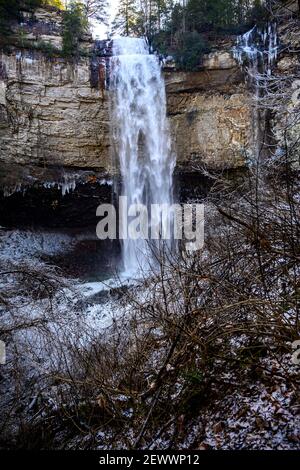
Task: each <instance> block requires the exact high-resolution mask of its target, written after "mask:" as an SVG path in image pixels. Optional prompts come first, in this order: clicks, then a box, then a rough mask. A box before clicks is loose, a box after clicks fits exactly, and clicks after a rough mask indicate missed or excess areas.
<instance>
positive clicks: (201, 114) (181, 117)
mask: <svg viewBox="0 0 300 470" xmlns="http://www.w3.org/2000/svg"><path fill="white" fill-rule="evenodd" d="M60 29H61V18H60V15H59V14H58V13H57V12H53V13H51V12H49V11H47V12H43V11H42V10H38V12H37V14H36V17H35V19H34V21H31V22H29V24H27V25H25V27H24V30H23V35H25V38H26V40H27V44H28V43H29V44H30V41H33V43H34V41H37V40H38V41H41V40H42V41H45V40H46V39H47V41H48V42H50V43H51V44H52V45H54V46H56V47H58V46H60V45H61V38H60ZM232 45H233V41H229V43H228V44H226V47H225V46H224V45H223V44H222V49H219V50H218V49H216V50H215V51H214V52H212V53H211V54H209V55H208V56H207V57H206V58H205V60H204V68H203V70H201V71H199V72H194V73H183V72H177V71H165V76H166V88H167V97H168V114H169V118H170V124H171V131H172V137H173V145H174V151H176V153H177V162H178V166H177V171H178V172H179V173H180V172H187V173H191V172H194V171H198V170H199V168H200V167H201V166H203V165H205V166H207V167H210V168H230V169H231V168H237V167H241V166H244V164H245V154H246V153H247V152H248V151H249V140H250V138H249V135H250V132H251V130H250V126H249V121H250V114H251V110H250V104H249V98H248V93H247V91H246V87H245V85H244V78H243V75H242V73H241V71H240V69H239V67H238V65H237V64H236V63H235V61H234V59H233V58H232V54H231V52H230V49H231V47H232ZM85 48H86V50H87V51H89V53H90V52H91V50H92V48H93V44H91V42H90V39H89V38H86V41H85ZM94 68H95V63H93V61H92V60H91V57H90V56H88V55H87V57H82V58H81V59H80V60H79V61H77V62H76V63H75V62H70V61H67V60H66V59H63V58H61V57H51V58H49V57H48V56H47V55H46V54H44V53H42V52H41V51H37V50H33V49H32V48H30V47H28V46H27V48H20V47H19V46H17V45H12V46H11V47H10V48H9V50H5V51H4V50H2V51H0V164H1V165H2V172H1V174H0V187H2V188H4V187H5V190H6V191H7V190H8V191H9V186H10V187H11V188H14V187H18V186H20V185H21V186H22V185H23V184H24V185H25V186H26V187H27V186H30V184H31V182H32V184H34V185H37V184H38V183H40V184H41V185H44V184H45V183H49V182H50V183H51V182H54V180H55V178H57V176H56V175H57V173H58V174H59V172H60V173H61V174H59V178H62V177H66V178H67V179H68V178H69V177H70V178H71V177H72V174H73V173H74V172H75V173H76V171H77V172H78V171H83V172H85V171H88V172H92V174H94V176H95V178H96V179H101V178H107V179H108V180H109V178H110V177H111V176H112V175H113V174H115V173H118V170H117V168H115V167H114V166H113V165H112V160H111V153H110V135H109V129H110V120H109V91H108V90H103V89H99V88H101V86H96V87H95V81H94V80H93V78H95V77H93V74H94V75H95V70H94ZM96 72H97V71H96ZM4 165H5V166H4ZM62 175H63V176H62ZM89 176H90V173H89ZM82 178H83V179H84V178H85V176H82Z"/></svg>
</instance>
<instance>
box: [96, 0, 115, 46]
mask: <svg viewBox="0 0 300 470" xmlns="http://www.w3.org/2000/svg"><path fill="white" fill-rule="evenodd" d="M118 4H119V0H109V15H110V22H112V21H113V20H114V17H115V16H116V13H117V9H118ZM107 31H108V28H107V26H105V25H103V24H94V28H93V36H94V37H97V38H99V39H106V37H107Z"/></svg>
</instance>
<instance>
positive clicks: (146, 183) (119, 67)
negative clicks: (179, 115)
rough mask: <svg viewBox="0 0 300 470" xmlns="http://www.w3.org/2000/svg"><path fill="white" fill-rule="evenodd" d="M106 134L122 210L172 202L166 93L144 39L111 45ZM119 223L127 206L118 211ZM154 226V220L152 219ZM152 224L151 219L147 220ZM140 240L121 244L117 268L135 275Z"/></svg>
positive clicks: (142, 251)
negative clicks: (110, 139)
mask: <svg viewBox="0 0 300 470" xmlns="http://www.w3.org/2000/svg"><path fill="white" fill-rule="evenodd" d="M111 90H112V110H111V112H112V116H111V122H112V126H113V129H112V134H113V146H114V153H115V155H116V157H117V159H118V161H119V163H120V172H121V176H122V192H121V195H122V196H127V202H128V206H130V205H132V204H143V205H145V206H146V207H147V208H148V211H149V212H150V208H151V204H171V203H172V182H173V171H174V167H175V156H174V155H173V153H172V151H171V138H170V132H169V127H168V122H167V117H166V93H165V84H164V80H163V78H162V74H161V69H160V65H159V60H158V58H157V57H156V56H155V55H151V54H149V48H148V46H147V43H146V41H145V40H144V39H135V38H124V37H122V38H120V39H115V40H114V41H113V57H112V59H111ZM121 218H122V222H123V223H122V225H123V226H124V224H125V221H126V220H127V208H125V207H123V208H121ZM154 223H156V224H158V225H159V224H160V221H159V220H156V221H154ZM152 224H153V221H152ZM149 257H150V256H149V252H148V244H147V241H146V240H144V239H139V240H129V239H127V240H124V242H123V265H124V266H123V267H124V270H125V272H126V273H137V272H138V271H139V270H140V269H141V268H144V267H146V265H147V263H148V260H149Z"/></svg>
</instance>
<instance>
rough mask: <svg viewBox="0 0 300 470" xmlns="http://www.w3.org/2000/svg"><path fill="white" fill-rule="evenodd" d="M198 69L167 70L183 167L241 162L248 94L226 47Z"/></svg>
mask: <svg viewBox="0 0 300 470" xmlns="http://www.w3.org/2000/svg"><path fill="white" fill-rule="evenodd" d="M204 63H205V64H206V68H205V69H204V70H203V71H200V72H192V73H184V72H181V73H179V72H177V73H168V74H167V76H166V86H167V96H168V111H169V115H170V122H171V129H172V136H173V143H174V149H175V151H176V153H177V161H178V166H179V168H180V170H181V171H190V170H198V169H200V168H201V167H203V166H204V167H209V168H238V167H242V166H245V158H246V156H247V154H248V153H249V152H250V142H251V125H249V124H250V123H251V100H250V97H249V95H248V92H247V90H246V86H245V84H244V78H243V75H242V73H241V71H240V69H239V68H238V67H237V66H236V64H235V61H234V60H233V59H232V57H231V55H230V54H229V53H228V52H225V53H224V52H220V53H217V52H215V53H212V54H210V55H209V56H208V57H207V58H205V60H204Z"/></svg>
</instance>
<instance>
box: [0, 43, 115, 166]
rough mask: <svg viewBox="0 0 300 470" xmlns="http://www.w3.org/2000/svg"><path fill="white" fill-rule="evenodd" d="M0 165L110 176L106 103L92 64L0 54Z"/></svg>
mask: <svg viewBox="0 0 300 470" xmlns="http://www.w3.org/2000/svg"><path fill="white" fill-rule="evenodd" d="M0 67H1V70H2V74H1V76H0V161H1V162H5V163H10V164H12V163H17V164H21V165H28V164H30V165H37V166H44V167H45V166H46V167H47V166H49V167H52V166H64V167H79V168H95V169H98V170H102V171H109V170H110V158H109V112H108V102H107V99H106V98H105V96H102V92H100V91H99V90H97V89H94V88H92V87H91V85H90V63H89V60H88V59H81V60H80V61H79V62H78V63H76V64H75V63H70V62H67V61H65V60H63V59H59V58H56V59H51V60H50V59H47V58H46V57H45V56H44V55H42V54H41V53H38V52H35V53H30V54H28V53H26V52H25V53H24V52H23V53H21V52H15V53H13V54H11V55H7V54H4V53H3V52H2V53H1V54H0Z"/></svg>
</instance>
